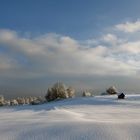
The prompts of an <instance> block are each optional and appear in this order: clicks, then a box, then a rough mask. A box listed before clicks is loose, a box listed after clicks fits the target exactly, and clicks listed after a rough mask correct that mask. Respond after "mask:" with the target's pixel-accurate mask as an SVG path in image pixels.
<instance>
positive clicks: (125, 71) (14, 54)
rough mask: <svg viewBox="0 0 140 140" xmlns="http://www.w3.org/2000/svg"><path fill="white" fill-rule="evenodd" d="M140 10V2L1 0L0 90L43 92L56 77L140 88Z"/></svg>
mask: <svg viewBox="0 0 140 140" xmlns="http://www.w3.org/2000/svg"><path fill="white" fill-rule="evenodd" d="M139 13H140V1H139V0H133V1H132V0H123V1H122V0H102V1H101V0H59V1H58V0H24V1H19V0H0V88H1V92H2V94H5V95H6V96H14V95H17V94H18V95H19V96H23V95H29V94H32V95H33V94H43V93H45V92H46V91H47V88H48V86H51V85H52V84H53V83H55V82H56V81H63V82H65V83H67V84H68V85H72V86H74V87H75V88H77V89H84V88H90V89H91V88H93V89H95V90H98V91H100V92H102V91H105V89H106V88H107V87H109V86H111V85H115V86H117V88H118V89H119V90H120V91H123V90H125V91H129V92H139V91H140V88H139V85H138V84H137V83H139V80H140V77H139V73H140V61H139V60H140V59H139V58H140V41H139V40H140V37H139V36H140V16H139ZM25 93H26V94H25Z"/></svg>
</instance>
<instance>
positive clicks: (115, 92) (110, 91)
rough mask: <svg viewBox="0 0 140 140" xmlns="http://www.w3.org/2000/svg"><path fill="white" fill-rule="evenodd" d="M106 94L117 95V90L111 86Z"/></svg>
mask: <svg viewBox="0 0 140 140" xmlns="http://www.w3.org/2000/svg"><path fill="white" fill-rule="evenodd" d="M106 92H107V93H108V94H110V95H113V94H117V89H116V88H115V86H111V87H110V88H108V89H107V90H106Z"/></svg>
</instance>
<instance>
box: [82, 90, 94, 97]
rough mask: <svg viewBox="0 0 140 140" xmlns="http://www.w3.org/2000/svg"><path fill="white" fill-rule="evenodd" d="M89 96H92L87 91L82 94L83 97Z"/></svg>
mask: <svg viewBox="0 0 140 140" xmlns="http://www.w3.org/2000/svg"><path fill="white" fill-rule="evenodd" d="M90 96H92V94H91V93H90V92H88V91H84V92H83V97H90Z"/></svg>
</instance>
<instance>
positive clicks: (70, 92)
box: [45, 82, 75, 101]
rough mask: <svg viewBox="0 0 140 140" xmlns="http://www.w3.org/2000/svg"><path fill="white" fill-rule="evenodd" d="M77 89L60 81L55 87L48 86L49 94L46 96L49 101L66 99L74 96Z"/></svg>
mask: <svg viewBox="0 0 140 140" xmlns="http://www.w3.org/2000/svg"><path fill="white" fill-rule="evenodd" d="M74 94H75V91H74V89H72V88H67V87H66V85H65V84H63V83H61V82H58V83H56V84H54V85H53V87H51V88H48V91H47V94H46V96H45V98H46V100H47V101H52V100H56V99H65V98H70V97H74Z"/></svg>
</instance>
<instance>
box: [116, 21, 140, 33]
mask: <svg viewBox="0 0 140 140" xmlns="http://www.w3.org/2000/svg"><path fill="white" fill-rule="evenodd" d="M115 28H116V29H118V30H120V31H123V32H126V33H134V32H138V31H140V20H137V21H136V22H126V23H123V24H118V25H116V26H115Z"/></svg>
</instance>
